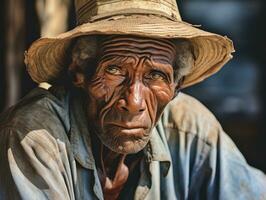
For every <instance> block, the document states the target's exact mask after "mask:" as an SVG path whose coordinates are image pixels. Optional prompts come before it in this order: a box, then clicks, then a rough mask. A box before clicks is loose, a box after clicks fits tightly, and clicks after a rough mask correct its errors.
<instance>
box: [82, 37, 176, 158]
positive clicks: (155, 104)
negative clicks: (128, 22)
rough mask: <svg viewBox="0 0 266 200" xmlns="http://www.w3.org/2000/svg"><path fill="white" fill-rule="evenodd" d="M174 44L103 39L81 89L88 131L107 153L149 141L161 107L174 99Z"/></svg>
mask: <svg viewBox="0 0 266 200" xmlns="http://www.w3.org/2000/svg"><path fill="white" fill-rule="evenodd" d="M175 54H176V50H175V46H174V45H173V44H172V43H171V42H170V41H168V40H163V39H160V40H159V39H156V40H154V39H145V38H138V37H126V36H124V37H123V36H119V37H114V36H113V37H108V38H107V39H106V40H105V41H103V42H102V43H101V45H100V54H99V60H98V66H97V68H96V71H95V73H94V75H93V76H92V77H91V78H88V79H87V80H86V82H85V85H84V88H85V90H86V92H87V94H88V98H89V100H88V117H89V123H90V127H92V128H93V130H94V132H95V133H96V134H97V136H98V137H99V139H100V141H101V142H102V143H103V144H104V145H105V146H106V147H107V148H109V149H110V150H112V151H114V152H116V153H120V154H131V153H136V152H138V151H140V150H142V149H143V148H144V147H145V145H146V144H147V143H148V141H149V138H150V136H151V130H152V128H153V127H154V126H155V125H156V122H157V121H158V119H159V117H160V115H161V113H162V112H163V110H164V108H165V106H166V105H167V104H168V103H169V102H170V101H171V99H172V98H173V97H174V96H175V90H176V88H177V85H176V83H175V81H174V77H173V74H174V73H173V63H174V59H175Z"/></svg>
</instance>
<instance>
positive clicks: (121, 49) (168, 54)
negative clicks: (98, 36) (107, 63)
mask: <svg viewBox="0 0 266 200" xmlns="http://www.w3.org/2000/svg"><path fill="white" fill-rule="evenodd" d="M175 55H176V48H175V45H174V43H173V42H172V41H171V40H168V39H152V38H143V37H134V36H108V37H106V38H104V39H103V40H102V41H101V43H100V57H101V60H105V59H106V58H112V57H138V58H142V57H146V58H151V59H152V60H155V61H156V60H161V61H162V62H167V63H172V62H173V61H174V58H175Z"/></svg>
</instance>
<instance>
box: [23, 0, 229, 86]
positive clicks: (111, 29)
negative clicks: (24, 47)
mask: <svg viewBox="0 0 266 200" xmlns="http://www.w3.org/2000/svg"><path fill="white" fill-rule="evenodd" d="M75 7H76V16H77V23H78V25H77V27H76V28H74V29H72V30H70V31H68V32H65V33H63V34H60V35H58V36H57V37H51V38H41V39H39V40H37V41H35V42H34V43H33V44H32V45H31V47H30V48H29V50H28V52H26V53H25V63H26V65H27V70H28V72H29V74H30V76H31V78H32V79H33V80H34V81H35V82H37V83H41V82H48V83H52V82H54V81H55V80H56V79H58V78H59V77H60V76H61V75H62V72H63V71H65V70H66V68H67V61H68V60H69V57H70V55H69V47H70V44H71V42H72V41H73V39H74V38H77V37H79V36H82V35H95V34H97V35H104V34H120V35H121V34H122V35H137V36H143V37H151V38H185V39H188V40H190V41H191V43H192V46H193V51H194V52H193V53H194V55H195V58H196V60H195V66H194V67H193V69H192V71H191V73H190V74H188V75H187V76H186V77H185V79H184V83H183V85H182V87H183V88H184V87H187V86H190V85H193V84H195V83H198V82H200V81H202V80H204V79H205V78H207V77H209V76H210V75H212V74H214V73H215V72H217V71H218V70H219V69H220V68H221V67H222V66H223V65H224V64H225V63H226V62H227V61H228V60H230V59H231V58H232V55H231V53H232V52H234V47H233V44H232V42H231V40H229V39H228V38H227V37H223V36H220V35H217V34H214V33H210V32H206V31H203V30H200V29H198V28H196V27H193V26H192V25H191V24H188V23H186V22H183V21H182V19H181V17H180V14H179V11H178V8H177V5H176V1H175V0H75Z"/></svg>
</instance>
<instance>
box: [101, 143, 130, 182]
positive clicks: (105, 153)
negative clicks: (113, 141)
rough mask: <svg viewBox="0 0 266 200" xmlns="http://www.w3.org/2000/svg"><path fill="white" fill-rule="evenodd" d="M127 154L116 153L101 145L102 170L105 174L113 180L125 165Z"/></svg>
mask: <svg viewBox="0 0 266 200" xmlns="http://www.w3.org/2000/svg"><path fill="white" fill-rule="evenodd" d="M126 156H127V155H126V154H119V153H116V152H114V151H112V150H110V149H108V148H107V147H105V146H104V145H103V144H102V143H101V148H100V162H101V163H99V164H100V168H101V170H102V171H103V173H104V174H105V175H106V176H107V177H109V178H111V179H113V178H114V177H115V174H116V172H117V171H118V169H119V168H120V167H121V166H122V165H123V164H124V162H125V158H126Z"/></svg>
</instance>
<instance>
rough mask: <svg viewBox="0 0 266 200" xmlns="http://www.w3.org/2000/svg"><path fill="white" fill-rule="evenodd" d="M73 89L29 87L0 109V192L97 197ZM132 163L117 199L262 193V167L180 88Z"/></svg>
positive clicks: (265, 186)
mask: <svg viewBox="0 0 266 200" xmlns="http://www.w3.org/2000/svg"><path fill="white" fill-rule="evenodd" d="M80 97H81V96H79V95H77V94H72V93H71V92H67V91H63V90H58V91H52V90H50V91H48V90H45V89H41V88H36V89H34V90H33V91H32V92H31V93H30V94H29V95H27V96H26V97H25V98H24V99H23V100H22V101H21V102H19V103H18V104H17V105H16V106H14V107H12V108H11V109H9V110H8V111H7V112H5V113H3V114H2V115H1V117H0V167H1V170H0V199H1V200H2V199H12V200H14V199H26V200H31V199H32V200H33V199H38V200H39V199H56V200H60V199H64V200H65V199H71V200H73V199H86V200H87V199H103V193H102V189H101V184H100V181H99V177H98V174H97V170H96V165H95V161H94V157H93V153H92V149H91V140H90V133H89V131H88V127H87V121H86V115H85V113H84V109H83V106H82V105H83V103H82V98H80ZM138 170H139V175H138V177H137V178H138V179H137V182H136V183H135V184H134V185H131V184H127V186H126V188H125V189H126V193H124V195H123V197H121V199H139V200H142V199H147V200H148V199H149V200H156V199H162V200H164V199H165V200H167V199H169V200H174V199H181V200H183V199H211V200H212V199H225V200H231V199H239V200H247V199H252V200H257V199H262V200H265V199H266V178H265V175H264V174H263V173H262V172H260V171H259V170H257V169H254V168H252V167H251V166H249V165H248V164H247V163H246V161H245V159H244V157H243V156H242V155H241V153H240V152H239V150H238V149H237V148H236V146H235V145H234V143H233V142H232V141H231V139H230V138H229V137H228V136H227V135H226V134H225V133H224V131H223V130H222V128H221V126H220V124H219V123H218V122H217V120H216V119H215V117H214V116H213V115H212V114H211V113H210V112H209V111H208V110H207V109H206V108H205V107H204V106H203V105H202V104H201V103H199V102H198V101H197V100H195V99H194V98H192V97H190V96H188V95H185V94H182V93H180V94H179V95H178V96H177V97H176V99H174V100H173V101H172V102H170V103H169V105H168V106H167V107H166V109H165V111H164V113H163V115H162V116H161V118H160V120H159V122H158V124H157V126H156V128H154V130H153V133H152V137H151V139H150V142H149V143H148V145H147V146H146V147H145V148H144V150H143V158H142V160H141V162H140V164H139V166H138ZM122 193H123V192H122Z"/></svg>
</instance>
